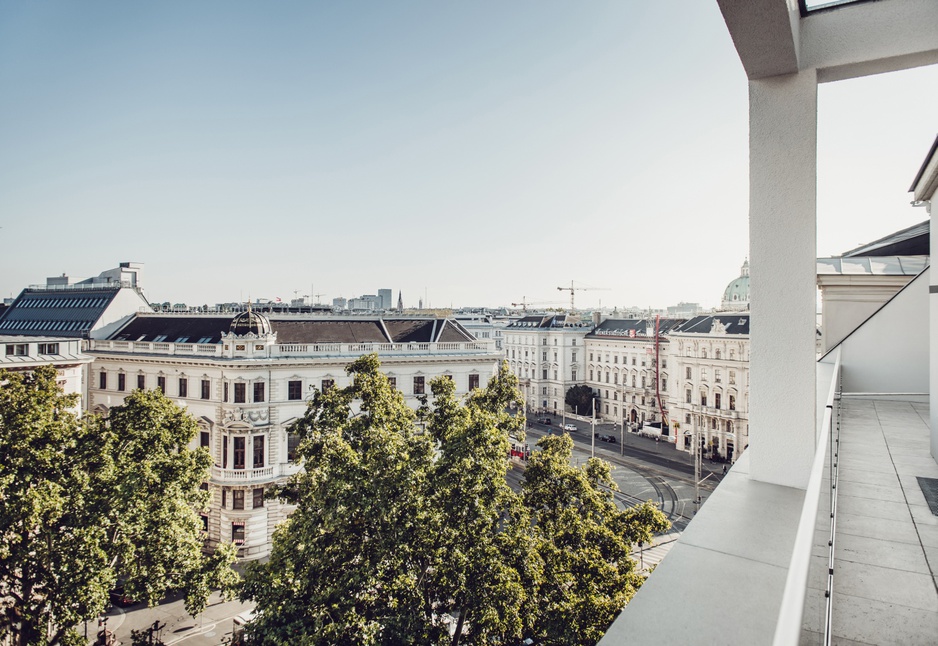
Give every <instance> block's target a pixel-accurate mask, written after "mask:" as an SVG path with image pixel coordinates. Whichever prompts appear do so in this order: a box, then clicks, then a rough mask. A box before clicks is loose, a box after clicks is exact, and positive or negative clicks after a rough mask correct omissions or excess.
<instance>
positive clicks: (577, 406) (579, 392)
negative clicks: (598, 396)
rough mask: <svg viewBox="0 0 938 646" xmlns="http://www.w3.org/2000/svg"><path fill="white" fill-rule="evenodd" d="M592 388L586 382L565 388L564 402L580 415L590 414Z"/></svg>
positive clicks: (592, 396) (591, 408)
mask: <svg viewBox="0 0 938 646" xmlns="http://www.w3.org/2000/svg"><path fill="white" fill-rule="evenodd" d="M594 398H595V395H594V394H593V389H592V388H590V387H589V386H587V385H586V384H577V385H576V386H570V388H568V389H567V394H566V395H565V396H564V399H563V400H564V403H566V404H567V406H569V407H570V408H571V410H575V411H576V412H577V413H578V414H580V415H591V414H592V412H593V399H594Z"/></svg>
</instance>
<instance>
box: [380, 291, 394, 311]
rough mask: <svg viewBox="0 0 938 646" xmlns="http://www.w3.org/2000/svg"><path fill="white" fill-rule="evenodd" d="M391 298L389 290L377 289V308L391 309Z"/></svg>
mask: <svg viewBox="0 0 938 646" xmlns="http://www.w3.org/2000/svg"><path fill="white" fill-rule="evenodd" d="M392 298H393V296H392V293H391V290H390V289H379V290H378V299H379V300H380V304H379V305H378V307H379V308H380V309H383V310H389V309H391V299H392Z"/></svg>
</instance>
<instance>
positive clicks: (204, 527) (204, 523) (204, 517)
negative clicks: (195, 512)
mask: <svg viewBox="0 0 938 646" xmlns="http://www.w3.org/2000/svg"><path fill="white" fill-rule="evenodd" d="M199 516H200V517H201V518H202V531H203V532H204V533H206V534H207V533H208V514H199Z"/></svg>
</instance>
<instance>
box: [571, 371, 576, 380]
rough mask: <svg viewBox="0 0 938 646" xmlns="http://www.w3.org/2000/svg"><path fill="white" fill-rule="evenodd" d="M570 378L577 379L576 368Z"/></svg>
mask: <svg viewBox="0 0 938 646" xmlns="http://www.w3.org/2000/svg"><path fill="white" fill-rule="evenodd" d="M570 379H572V380H573V381H576V370H574V371H573V372H572V373H571V375H570Z"/></svg>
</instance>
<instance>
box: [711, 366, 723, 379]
mask: <svg viewBox="0 0 938 646" xmlns="http://www.w3.org/2000/svg"><path fill="white" fill-rule="evenodd" d="M722 380H723V374H722V373H721V372H720V369H719V368H714V370H713V381H714V382H715V383H720V382H721V381H722Z"/></svg>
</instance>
